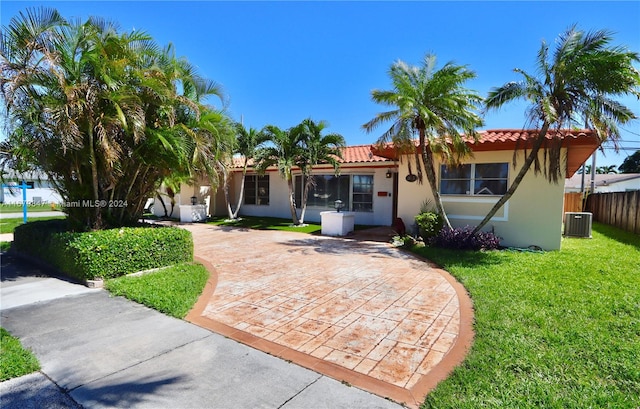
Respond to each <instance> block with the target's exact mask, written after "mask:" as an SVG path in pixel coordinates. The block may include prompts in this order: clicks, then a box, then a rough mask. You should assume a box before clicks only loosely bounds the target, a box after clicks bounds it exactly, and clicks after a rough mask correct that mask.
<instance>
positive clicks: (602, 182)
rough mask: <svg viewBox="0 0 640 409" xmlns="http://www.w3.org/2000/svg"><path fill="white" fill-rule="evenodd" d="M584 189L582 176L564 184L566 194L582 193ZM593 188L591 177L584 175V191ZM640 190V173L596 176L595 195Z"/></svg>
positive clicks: (574, 176)
mask: <svg viewBox="0 0 640 409" xmlns="http://www.w3.org/2000/svg"><path fill="white" fill-rule="evenodd" d="M581 188H582V174H581V173H576V174H574V175H573V176H572V177H571V178H569V179H566V180H565V182H564V191H565V193H573V192H580V191H581ZM590 188H591V175H590V174H586V175H584V190H585V191H589V190H590ZM630 190H640V173H621V174H615V173H614V174H611V173H610V174H606V175H598V174H596V175H595V188H594V193H607V192H626V191H630Z"/></svg>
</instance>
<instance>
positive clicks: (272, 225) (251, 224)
mask: <svg viewBox="0 0 640 409" xmlns="http://www.w3.org/2000/svg"><path fill="white" fill-rule="evenodd" d="M225 220H226V218H224V217H214V218H213V219H211V220H210V221H208V222H207V224H213V225H216V226H232V227H244V228H247V229H255V230H284V231H296V232H300V233H308V234H313V233H317V234H320V230H322V228H321V226H320V224H318V223H305V224H306V226H302V227H295V226H293V225H292V223H291V219H279V218H275V217H255V216H242V219H241V220H237V221H230V222H227V221H225Z"/></svg>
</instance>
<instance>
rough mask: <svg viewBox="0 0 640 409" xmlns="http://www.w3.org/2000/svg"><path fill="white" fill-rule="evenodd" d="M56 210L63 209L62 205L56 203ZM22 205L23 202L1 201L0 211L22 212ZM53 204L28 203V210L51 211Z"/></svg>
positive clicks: (30, 211)
mask: <svg viewBox="0 0 640 409" xmlns="http://www.w3.org/2000/svg"><path fill="white" fill-rule="evenodd" d="M53 210H54V211H60V210H62V209H61V207H60V205H56V206H55V209H53ZM22 211H23V210H22V205H21V204H6V203H0V213H22ZM50 211H52V210H51V204H41V205H29V204H28V205H27V212H29V213H32V212H50Z"/></svg>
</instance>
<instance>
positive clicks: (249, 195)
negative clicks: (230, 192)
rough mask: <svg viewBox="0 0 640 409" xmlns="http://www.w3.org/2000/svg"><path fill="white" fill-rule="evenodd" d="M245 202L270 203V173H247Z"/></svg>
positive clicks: (254, 203) (251, 203) (252, 203)
mask: <svg viewBox="0 0 640 409" xmlns="http://www.w3.org/2000/svg"><path fill="white" fill-rule="evenodd" d="M244 204H248V205H264V206H266V205H268V204H269V175H247V176H246V177H245V179H244Z"/></svg>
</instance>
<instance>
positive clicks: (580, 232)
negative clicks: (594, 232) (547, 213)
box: [564, 212, 592, 238]
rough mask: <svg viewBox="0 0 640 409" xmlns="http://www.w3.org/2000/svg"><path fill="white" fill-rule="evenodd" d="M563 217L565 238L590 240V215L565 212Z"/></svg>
mask: <svg viewBox="0 0 640 409" xmlns="http://www.w3.org/2000/svg"><path fill="white" fill-rule="evenodd" d="M564 215H565V218H564V235H565V236H569V237H586V238H591V220H592V215H591V213H587V212H567V213H565V214H564Z"/></svg>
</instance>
